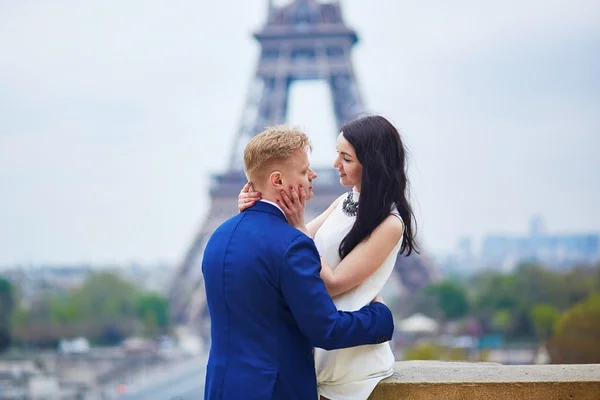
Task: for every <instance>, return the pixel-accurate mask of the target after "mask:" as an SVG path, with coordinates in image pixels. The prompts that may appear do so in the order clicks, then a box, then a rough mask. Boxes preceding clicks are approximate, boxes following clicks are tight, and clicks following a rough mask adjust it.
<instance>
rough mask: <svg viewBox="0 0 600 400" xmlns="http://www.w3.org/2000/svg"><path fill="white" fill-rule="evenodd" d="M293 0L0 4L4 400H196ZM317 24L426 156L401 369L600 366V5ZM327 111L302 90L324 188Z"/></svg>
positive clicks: (462, 10)
mask: <svg viewBox="0 0 600 400" xmlns="http://www.w3.org/2000/svg"><path fill="white" fill-rule="evenodd" d="M269 3H271V4H270V5H269ZM292 3H294V4H292ZM295 3H313V1H308V0H307V1H304V2H303V1H301V0H299V1H296V2H293V1H291V0H287V1H285V0H281V1H273V2H268V1H266V0H235V1H207V0H201V1H198V0H196V1H191V0H176V1H171V2H168V3H166V2H159V1H144V2H142V1H129V2H122V1H114V0H107V1H104V2H101V3H100V2H96V3H87V2H78V1H72V0H64V1H59V2H34V1H20V2H9V1H0V398H2V399H4V398H7V399H22V398H90V399H95V398H103V399H109V398H130V399H134V398H136V399H137V398H140V399H142V398H143V399H171V398H181V399H184V398H198V396H201V393H202V390H203V380H204V365H205V362H206V350H207V348H208V346H209V342H208V341H207V338H206V332H207V331H206V312H205V310H204V309H203V292H202V290H201V286H202V285H201V277H199V276H198V275H199V272H200V271H199V267H198V266H199V262H200V261H201V250H202V243H203V240H204V239H205V237H206V235H208V234H209V233H210V231H211V229H212V227H213V225H214V224H215V223H218V221H219V219H220V220H222V219H224V218H226V217H227V216H228V215H230V214H232V213H233V212H235V206H236V200H235V198H236V197H237V193H238V192H239V190H240V189H241V185H243V181H240V180H239V179H238V178H239V176H236V175H235V174H233V175H232V174H231V172H235V171H233V170H232V168H231V164H230V162H229V160H230V158H235V154H236V153H235V151H236V150H235V149H236V146H240V143H242V142H241V140H243V137H242V136H243V135H242V133H243V132H242V131H243V128H241V126H242V125H243V121H244V115H245V110H247V109H248V104H249V99H251V98H252V96H253V94H252V93H253V89H252V82H253V80H254V77H255V75H256V74H257V70H259V69H260V65H261V64H260V63H259V60H260V59H261V54H262V55H264V53H261V43H260V42H259V41H257V40H255V39H254V38H253V37H252V33H254V32H257V31H260V30H261V29H263V28H265V26H268V23H269V19H268V18H269V17H268V16H269V15H271V14H270V12H269V7H272V8H273V9H274V10H290V9H291V7H293V6H294V5H295ZM320 3H323V4H329V6H331V7H338V6H339V7H341V16H342V17H343V24H345V26H346V27H347V28H349V29H350V30H355V31H356V33H357V34H358V37H359V40H358V42H357V43H356V44H355V45H354V46H353V47H352V52H351V55H350V60H351V63H352V68H353V73H354V78H355V82H354V83H355V84H356V87H357V90H359V92H360V98H361V105H362V107H363V109H362V110H361V111H366V112H370V113H375V114H381V115H383V116H385V117H387V118H388V119H389V120H390V121H392V122H393V123H394V124H395V126H396V127H398V128H399V130H400V132H401V135H402V138H403V140H404V143H405V145H406V147H407V148H408V150H409V154H410V165H409V177H410V180H411V199H412V202H413V207H414V209H415V212H416V218H417V222H418V236H417V238H418V241H419V243H420V246H421V249H422V252H421V255H420V256H415V257H409V258H408V259H407V258H405V257H399V260H398V263H397V266H396V267H397V268H396V272H397V273H396V274H394V275H393V276H392V278H391V279H390V282H389V283H388V286H387V287H386V290H385V292H384V293H383V294H384V297H385V299H386V302H387V303H388V304H389V305H390V307H391V308H392V309H393V311H394V314H395V319H396V329H397V332H396V333H395V337H394V340H393V342H392V346H393V348H394V351H395V354H396V358H397V359H398V360H403V359H440V360H468V361H495V362H501V363H505V364H532V363H598V362H600V350H599V347H598V345H597V341H598V338H599V337H600V336H599V335H600V211H599V206H598V205H599V204H600V178H598V174H599V171H600V150H599V149H600V73H599V72H598V71H600V3H598V2H597V1H595V0H572V1H570V2H565V1H554V0H551V1H541V0H525V1H523V0H521V1H516V0H514V1H513V0H508V1H502V2H500V1H488V2H476V1H473V0H459V1H455V2H452V3H448V2H444V1H439V0H428V1H425V2H419V3H418V4H416V3H414V4H413V3H411V2H406V1H397V0H376V1H371V2H365V1H357V0H344V1H341V2H337V1H333V2H332V1H329V2H326V1H322V2H320ZM281 12H283V11H281ZM273 15H275V14H273ZM277 15H279V14H277ZM281 15H284V14H281ZM332 15H333V14H332ZM335 15H337V14H335ZM282 18H283V17H282ZM332 18H334V17H332ZM334 19H335V18H334ZM309 22H310V21H309ZM336 23H338V24H339V23H340V21H337V22H336ZM309 25H310V23H309ZM294 29H296V28H294ZM298 29H300V31H301V29H302V28H298ZM309 58H310V57H309ZM304 61H306V60H304ZM309 62H310V60H309ZM332 100H333V99H332V92H331V90H330V84H329V83H328V82H327V81H326V80H314V79H308V80H297V81H294V82H292V83H291V85H290V86H289V102H288V109H287V115H286V116H285V121H287V122H288V123H291V124H295V125H299V126H300V127H301V128H303V129H304V130H305V131H306V132H307V134H308V135H309V137H310V138H311V140H312V141H313V144H314V148H315V150H314V152H313V154H312V160H311V161H312V164H313V166H315V167H317V168H320V169H322V170H323V171H327V170H333V168H332V163H333V160H334V158H335V154H336V153H335V139H336V137H337V134H338V121H337V119H336V115H337V109H336V108H335V106H334V102H333V101H332ZM267 120H268V118H267ZM257 121H259V122H260V118H258V119H257ZM259 122H257V124H258V123H259ZM319 179H320V180H321V182H322V184H321V185H322V187H323V192H322V193H325V192H327V191H329V192H332V193H333V192H336V193H340V191H341V190H343V189H342V188H341V187H339V184H338V186H335V184H332V183H331V182H329V181H328V180H327V175H326V174H323V175H321V178H319ZM319 179H318V180H319ZM224 182H225V183H228V184H230V185H229V186H227V190H225V189H223V188H224V187H225V186H223V185H224ZM240 182H242V183H241V184H240ZM222 189H223V190H225V192H226V193H225V192H223V191H222ZM329 192H328V193H329ZM223 193H225V194H223ZM323 196H325V195H324V194H323ZM316 197H317V198H319V191H316ZM336 197H337V196H336ZM324 198H325V197H324ZM315 207H316V208H318V207H319V206H315ZM316 211H317V210H315V212H316ZM215 215H217V216H218V218H217V219H216V220H213V219H211V218H212V217H214V216H215ZM181 287H186V288H187V289H186V290H179V289H180V288H181ZM194 299H195V300H194ZM52 396H54V397H52Z"/></svg>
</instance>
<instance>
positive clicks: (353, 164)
mask: <svg viewBox="0 0 600 400" xmlns="http://www.w3.org/2000/svg"><path fill="white" fill-rule="evenodd" d="M336 147H337V157H336V159H335V162H334V163H333V166H334V167H335V168H336V169H337V170H338V172H339V173H340V183H341V184H342V186H354V187H356V190H358V191H359V192H360V185H361V182H362V165H361V164H360V163H359V162H358V158H357V157H356V153H355V152H354V147H352V145H351V144H350V143H349V142H348V141H347V140H346V138H345V137H344V132H340V134H339V136H338V138H337V146H336Z"/></svg>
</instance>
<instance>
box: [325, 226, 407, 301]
mask: <svg viewBox="0 0 600 400" xmlns="http://www.w3.org/2000/svg"><path fill="white" fill-rule="evenodd" d="M403 233H404V224H403V223H402V221H401V220H400V219H399V218H397V217H395V216H393V215H390V216H389V217H387V218H386V219H385V220H384V221H383V222H382V223H381V224H380V225H379V226H378V227H377V228H375V230H374V231H373V233H372V234H371V236H370V237H369V238H368V239H367V240H365V241H363V242H361V243H359V244H358V245H357V246H356V247H355V248H354V249H353V250H352V251H351V252H350V253H349V254H348V255H347V256H346V257H344V259H343V260H342V261H341V262H340V263H339V264H338V266H337V267H336V268H335V271H334V270H332V269H331V268H330V267H329V266H328V265H327V264H326V263H325V262H324V261H323V259H322V258H321V278H322V279H323V281H324V282H325V286H326V287H327V292H328V293H329V295H330V296H331V297H334V296H337V295H339V294H342V293H344V292H346V291H348V290H350V289H352V288H354V287H356V286H358V285H360V284H361V283H363V282H364V281H365V280H366V279H367V278H368V277H370V276H371V275H373V274H374V273H375V271H377V269H378V268H379V267H380V266H381V264H383V262H384V261H385V259H386V258H387V257H388V256H389V255H390V253H391V252H392V250H393V249H394V247H395V246H396V245H397V244H398V241H399V240H400V238H401V237H402V234H403Z"/></svg>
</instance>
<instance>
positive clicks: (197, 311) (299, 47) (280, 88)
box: [169, 0, 364, 335]
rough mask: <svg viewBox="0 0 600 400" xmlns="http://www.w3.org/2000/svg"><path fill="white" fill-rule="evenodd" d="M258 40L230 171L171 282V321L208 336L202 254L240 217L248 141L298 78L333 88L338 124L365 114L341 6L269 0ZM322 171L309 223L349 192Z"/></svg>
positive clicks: (279, 114) (280, 109)
mask: <svg viewBox="0 0 600 400" xmlns="http://www.w3.org/2000/svg"><path fill="white" fill-rule="evenodd" d="M254 37H255V38H256V39H257V40H258V42H259V43H260V45H261V54H260V60H259V63H258V67H257V70H256V74H255V78H254V80H253V82H252V83H251V85H250V89H249V92H248V97H247V100H246V106H245V109H244V112H243V115H242V118H241V121H240V126H239V131H238V133H237V137H236V140H235V144H234V149H233V152H232V153H231V159H230V162H229V169H228V171H227V172H225V173H224V174H220V175H214V176H213V177H212V182H211V188H210V195H211V208H210V212H209V213H208V215H207V217H206V220H205V221H204V224H203V226H202V228H201V229H200V230H199V231H198V233H197V235H196V237H195V238H194V240H193V242H192V244H191V246H190V248H189V250H188V252H187V254H186V255H185V257H184V260H183V261H182V263H181V264H180V265H179V266H178V267H177V268H176V269H175V271H174V275H173V277H172V279H171V282H170V289H169V299H170V306H171V317H172V318H173V320H174V321H176V322H180V323H188V324H190V323H194V325H196V328H198V329H200V333H201V334H204V335H207V334H208V331H207V330H206V329H207V324H204V323H202V322H203V321H204V319H205V318H206V317H207V309H206V303H205V301H206V300H205V292H204V286H203V284H202V271H201V261H202V254H203V252H204V247H205V244H206V241H207V239H208V238H209V237H210V235H211V234H212V232H213V231H214V229H216V228H217V227H218V226H219V225H220V224H221V223H222V222H224V221H225V220H226V219H227V218H229V217H231V216H233V215H234V214H235V213H237V196H238V194H239V191H240V189H241V188H242V186H243V185H244V184H245V182H246V176H245V174H244V170H243V151H244V148H245V146H246V144H247V143H248V141H249V140H250V139H251V138H252V137H253V136H254V135H256V134H258V133H260V132H261V131H262V130H264V128H265V127H267V126H270V125H275V124H281V123H284V122H285V120H286V114H287V109H288V97H289V96H288V94H289V89H290V84H291V83H292V82H294V81H296V80H323V81H325V82H327V83H328V85H329V87H330V89H331V97H332V101H333V109H334V113H335V119H336V121H337V123H338V126H341V125H342V123H343V122H345V121H348V120H350V119H352V118H355V117H356V116H357V115H359V114H360V113H362V112H363V111H364V110H363V103H362V99H361V96H360V92H359V88H358V84H357V82H356V76H355V74H354V69H353V66H352V62H351V59H350V52H351V49H352V46H353V45H354V44H356V42H357V41H358V37H357V34H356V32H355V31H354V30H352V29H350V28H349V27H348V26H347V25H346V24H345V23H344V20H343V18H342V12H341V7H340V4H339V1H333V2H328V3H319V2H318V1H317V0H294V1H291V2H290V3H289V4H287V5H285V6H275V5H274V4H273V2H272V0H270V1H269V3H268V19H267V22H266V24H265V25H264V26H263V27H262V29H261V30H260V31H258V32H256V33H255V34H254ZM333 134H336V135H337V132H334V133H332V135H333ZM316 172H317V173H318V174H319V177H318V178H317V179H316V180H315V181H314V183H313V187H314V190H315V193H317V195H316V196H315V198H314V199H313V200H311V201H310V202H309V203H307V210H306V218H307V219H310V218H313V217H315V216H317V215H318V214H319V213H321V212H322V211H324V210H325V209H326V208H327V207H328V206H329V204H331V202H332V201H333V200H334V199H335V198H337V197H338V196H339V195H340V194H341V193H343V191H344V189H343V188H342V187H341V186H340V185H339V178H338V175H337V171H335V170H334V169H333V168H329V169H328V170H327V171H318V170H317V171H316Z"/></svg>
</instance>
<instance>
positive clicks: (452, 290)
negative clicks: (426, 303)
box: [425, 281, 469, 320]
mask: <svg viewBox="0 0 600 400" xmlns="http://www.w3.org/2000/svg"><path fill="white" fill-rule="evenodd" d="M425 294H426V295H429V296H432V297H434V298H435V299H436V300H437V306H438V307H439V309H440V310H441V311H442V313H443V314H444V316H445V318H446V319H449V320H452V319H458V318H462V317H464V316H465V315H467V312H468V311H469V302H468V301H467V293H466V291H465V289H464V288H463V287H462V286H460V285H458V284H456V283H454V282H450V281H444V282H440V283H438V284H434V285H430V286H428V287H427V288H425Z"/></svg>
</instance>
